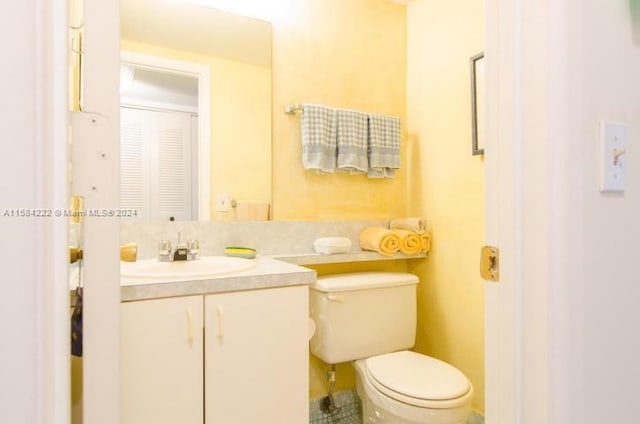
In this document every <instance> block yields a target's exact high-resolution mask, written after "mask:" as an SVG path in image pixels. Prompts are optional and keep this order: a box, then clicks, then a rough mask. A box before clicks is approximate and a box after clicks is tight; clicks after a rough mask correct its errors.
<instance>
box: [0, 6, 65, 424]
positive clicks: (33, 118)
mask: <svg viewBox="0 0 640 424" xmlns="http://www.w3.org/2000/svg"><path fill="white" fill-rule="evenodd" d="M2 9H4V10H2V13H0V40H2V45H1V46H0V48H1V49H2V54H3V60H2V62H3V64H4V66H3V67H2V70H1V71H0V76H1V78H0V93H2V96H0V116H2V120H1V122H2V125H0V140H2V142H1V143H0V181H2V183H1V184H0V187H1V188H0V199H1V200H0V213H2V215H1V216H0V234H2V240H3V252H2V255H1V258H2V260H1V261H0V263H1V267H2V271H1V272H0V276H1V277H2V280H1V281H0V340H1V342H0V422H2V423H29V424H30V423H44V422H47V423H60V424H62V423H66V422H68V415H69V414H68V409H69V384H68V381H69V375H68V374H69V368H68V358H69V321H68V301H69V294H68V284H67V281H66V266H67V265H66V264H67V261H68V251H67V250H66V248H67V240H66V222H65V221H64V220H57V219H53V218H33V217H31V218H28V217H10V216H6V213H5V211H6V212H7V213H8V214H9V215H11V211H12V210H14V211H15V209H23V210H28V209H30V208H33V209H36V208H39V209H45V210H47V209H50V210H53V209H56V208H57V209H59V208H63V207H65V205H66V200H67V196H66V75H65V70H66V38H65V37H66V28H65V18H66V2H64V1H60V0H41V1H36V0H25V1H21V2H18V3H16V4H13V3H12V4H5V5H3V7H2Z"/></svg>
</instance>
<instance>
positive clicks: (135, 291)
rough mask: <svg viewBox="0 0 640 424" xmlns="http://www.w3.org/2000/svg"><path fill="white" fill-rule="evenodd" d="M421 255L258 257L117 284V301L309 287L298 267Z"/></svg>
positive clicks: (310, 276) (310, 277) (73, 282)
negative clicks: (247, 263)
mask: <svg viewBox="0 0 640 424" xmlns="http://www.w3.org/2000/svg"><path fill="white" fill-rule="evenodd" d="M425 257H426V254H425V253H418V254H416V255H410V256H407V255H401V254H399V253H398V254H395V255H393V256H382V255H380V254H378V253H376V252H349V253H345V254H335V255H319V254H315V253H305V254H293V255H277V256H258V257H257V258H256V259H253V261H255V266H254V267H253V268H251V269H248V270H245V271H239V272H233V273H229V274H220V275H217V276H215V277H210V278H207V279H199V280H187V281H177V282H169V283H164V282H163V283H158V282H155V281H149V282H146V281H140V280H137V281H127V280H125V279H122V280H121V281H120V287H121V289H120V290H121V301H122V302H131V301H136V300H148V299H160V298H166V297H176V296H192V295H205V294H213V293H224V292H233V291H243V290H259V289H268V288H275V287H286V286H295V285H303V284H304V285H309V284H313V283H314V282H315V281H316V272H315V271H314V270H312V269H309V268H305V267H303V266H301V265H314V264H329V263H344V262H361V261H377V260H404V259H422V258H425ZM71 273H72V277H71V279H70V290H71V303H72V304H73V303H75V288H76V286H77V268H73V267H72V268H71ZM74 277H75V278H74Z"/></svg>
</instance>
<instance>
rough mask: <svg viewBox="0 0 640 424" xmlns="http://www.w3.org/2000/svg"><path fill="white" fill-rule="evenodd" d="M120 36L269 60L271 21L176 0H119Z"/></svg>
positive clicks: (260, 62)
mask: <svg viewBox="0 0 640 424" xmlns="http://www.w3.org/2000/svg"><path fill="white" fill-rule="evenodd" d="M120 25H121V27H120V35H121V38H122V39H123V40H127V41H134V42H138V43H145V44H153V45H159V46H164V47H168V48H172V49H177V50H186V51H190V52H194V53H199V54H205V55H209V56H217V57H224V58H227V59H232V60H238V61H241V62H245V63H252V64H255V65H263V66H270V64H271V24H270V23H269V22H265V21H260V20H258V19H253V18H249V17H246V16H240V15H236V14H234V13H230V12H224V11H221V10H217V9H212V8H210V7H206V6H200V5H195V4H189V3H187V2H184V1H183V2H180V1H177V0H121V1H120Z"/></svg>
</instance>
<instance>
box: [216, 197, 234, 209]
mask: <svg viewBox="0 0 640 424" xmlns="http://www.w3.org/2000/svg"><path fill="white" fill-rule="evenodd" d="M215 209H216V212H229V210H230V209H231V200H230V199H229V195H228V194H227V193H222V194H218V195H217V196H216V204H215Z"/></svg>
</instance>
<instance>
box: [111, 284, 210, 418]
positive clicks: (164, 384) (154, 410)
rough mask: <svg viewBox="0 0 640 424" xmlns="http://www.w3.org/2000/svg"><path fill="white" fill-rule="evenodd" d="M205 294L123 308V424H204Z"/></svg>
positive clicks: (145, 301)
mask: <svg viewBox="0 0 640 424" xmlns="http://www.w3.org/2000/svg"><path fill="white" fill-rule="evenodd" d="M202 307H203V301H202V296H189V297H175V298H170V299H154V300H142V301H136V302H126V303H122V304H121V309H120V310H121V323H122V325H121V336H120V341H121V355H120V356H121V357H120V361H121V365H120V374H121V375H120V378H121V386H120V398H121V407H122V414H121V417H122V420H121V422H122V423H123V424H151V423H153V424H165V423H166V424H175V423H181V424H202V422H203V399H202V387H203V381H204V379H203V369H202V361H203V341H204V340H203V331H202V323H203V317H202V312H203V309H202Z"/></svg>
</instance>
